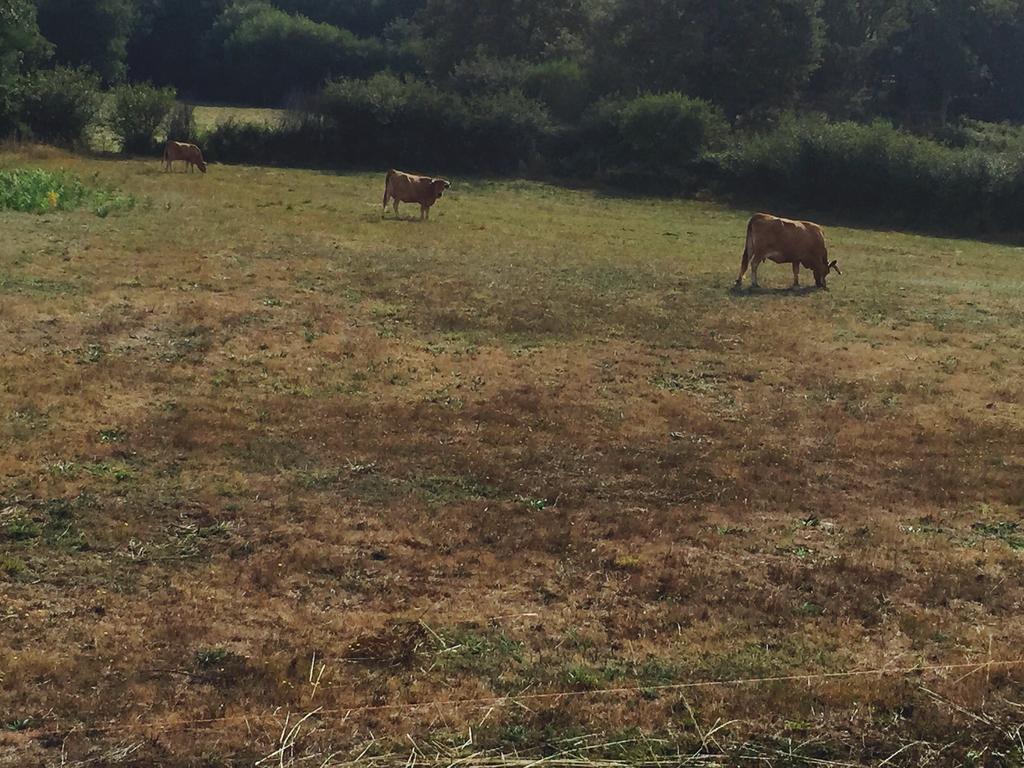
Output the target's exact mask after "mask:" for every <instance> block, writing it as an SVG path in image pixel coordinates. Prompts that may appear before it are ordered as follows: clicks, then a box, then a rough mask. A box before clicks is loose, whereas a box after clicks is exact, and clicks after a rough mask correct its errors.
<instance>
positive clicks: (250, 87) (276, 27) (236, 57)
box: [219, 3, 388, 104]
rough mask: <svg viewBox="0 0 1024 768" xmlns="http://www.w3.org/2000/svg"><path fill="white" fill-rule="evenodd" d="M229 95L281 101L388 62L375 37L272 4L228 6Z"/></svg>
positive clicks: (225, 25)
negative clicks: (333, 78) (334, 78)
mask: <svg viewBox="0 0 1024 768" xmlns="http://www.w3.org/2000/svg"><path fill="white" fill-rule="evenodd" d="M219 27H220V34H222V35H224V39H223V42H222V45H223V52H224V65H225V74H226V82H225V86H226V87H227V89H228V90H227V91H226V93H225V95H226V96H231V97H232V98H235V99H239V98H240V99H244V100H247V101H250V102H254V103H260V104H278V103H280V102H281V101H282V100H283V99H285V98H286V97H287V96H288V94H289V93H291V92H293V91H302V90H310V89H315V88H317V87H319V86H320V85H321V84H322V83H323V82H324V80H325V79H326V78H327V77H328V76H329V75H331V74H335V75H342V74H344V75H350V76H363V75H368V74H369V73H371V72H374V71H376V70H378V69H382V68H384V67H385V66H387V63H388V62H387V59H388V53H387V51H386V49H385V47H384V44H383V43H382V42H381V41H380V40H378V39H375V38H360V37H357V36H356V35H354V34H352V33H351V32H349V31H348V30H346V29H340V28H339V27H335V26H332V25H330V24H324V23H320V22H315V21H312V20H310V19H308V18H306V17H304V16H293V15H290V14H288V13H285V12H284V11H281V10H279V9H277V8H274V7H272V6H271V5H269V4H267V3H246V4H238V5H236V6H233V7H229V9H228V11H227V12H226V13H225V14H224V16H223V17H222V20H221V22H219Z"/></svg>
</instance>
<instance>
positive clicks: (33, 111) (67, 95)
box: [21, 67, 101, 145]
mask: <svg viewBox="0 0 1024 768" xmlns="http://www.w3.org/2000/svg"><path fill="white" fill-rule="evenodd" d="M100 104H101V95H100V80H99V77H98V76H97V75H94V74H92V73H91V72H89V71H87V70H84V69H69V68H67V67H57V68H56V69H52V70H38V71H36V72H33V73H32V74H31V75H29V76H28V77H27V78H26V79H25V81H24V84H23V88H22V113H21V117H22V120H23V121H24V122H25V125H26V127H27V128H28V130H29V131H30V132H31V134H32V136H34V137H35V138H37V139H41V140H43V141H50V142H54V143H57V144H64V145H80V144H82V143H83V142H84V141H85V138H86V133H87V131H88V130H89V128H90V127H91V126H92V125H93V123H94V122H95V120H96V117H97V115H98V114H99V110H100Z"/></svg>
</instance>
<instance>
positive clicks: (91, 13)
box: [36, 0, 135, 84]
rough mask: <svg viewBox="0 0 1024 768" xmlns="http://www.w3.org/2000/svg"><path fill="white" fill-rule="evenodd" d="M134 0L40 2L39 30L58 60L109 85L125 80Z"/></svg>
mask: <svg viewBox="0 0 1024 768" xmlns="http://www.w3.org/2000/svg"><path fill="white" fill-rule="evenodd" d="M134 5H135V4H134V2H133V0H37V2H36V6H37V7H38V9H39V28H40V29H41V30H42V33H43V35H44V37H46V39H47V40H49V41H50V42H52V43H53V44H54V46H55V50H56V57H57V61H58V63H60V64H64V65H67V66H71V67H89V68H91V69H92V70H94V71H95V72H97V73H99V75H100V76H101V77H102V78H103V80H104V82H106V83H108V84H109V83H114V82H117V81H119V80H122V79H123V78H124V76H125V74H126V72H127V67H126V64H125V60H126V57H127V50H128V38H129V35H130V34H131V30H132V21H133V17H134V12H135V8H134Z"/></svg>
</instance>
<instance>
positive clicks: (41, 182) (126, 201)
mask: <svg viewBox="0 0 1024 768" xmlns="http://www.w3.org/2000/svg"><path fill="white" fill-rule="evenodd" d="M134 202H135V201H134V199H133V198H132V197H131V196H128V195H124V194H122V193H120V192H117V191H116V190H112V189H108V188H104V187H103V186H98V185H91V186H90V185H86V184H84V183H82V181H81V180H79V179H78V178H76V177H74V176H72V175H70V174H67V173H64V172H52V171H44V170H39V169H34V168H33V169H14V170H4V171H0V210H5V211H21V212H23V213H47V212H48V211H53V210H57V211H70V210H74V209H76V208H82V207H90V208H92V209H93V210H94V211H95V212H96V213H97V214H98V215H103V216H105V215H106V214H107V213H109V212H110V211H112V210H119V209H125V208H130V207H132V206H133V205H134Z"/></svg>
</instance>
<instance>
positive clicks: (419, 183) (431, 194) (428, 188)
mask: <svg viewBox="0 0 1024 768" xmlns="http://www.w3.org/2000/svg"><path fill="white" fill-rule="evenodd" d="M450 186H451V183H450V182H449V181H447V180H446V179H435V178H431V177H430V176H414V175H413V174H411V173H404V172H402V171H396V170H395V169H394V168H392V169H391V170H390V171H388V174H387V176H386V177H385V178H384V204H383V206H382V207H381V209H380V217H381V218H382V219H383V218H384V213H385V211H387V207H388V199H389V198H390V199H392V200H394V205H393V208H394V211H395V217H396V218H397V217H398V204H399V203H419V204H420V221H423V220H424V219H429V218H430V206H432V205H433V204H434V203H436V202H437V200H438V198H440V197H441V195H443V194H444V191H445V190H446V189H448V187H450Z"/></svg>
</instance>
